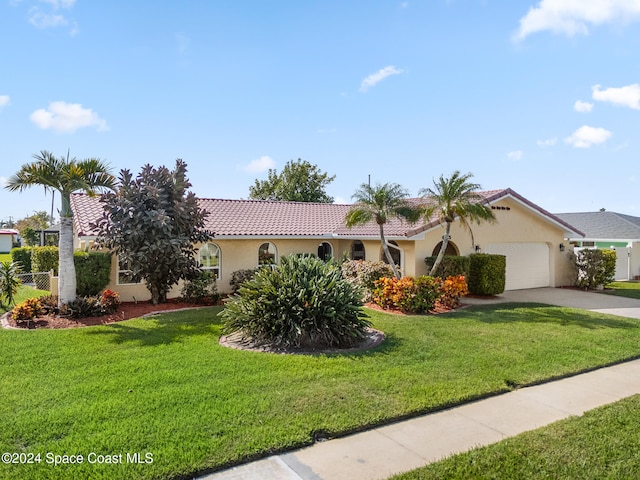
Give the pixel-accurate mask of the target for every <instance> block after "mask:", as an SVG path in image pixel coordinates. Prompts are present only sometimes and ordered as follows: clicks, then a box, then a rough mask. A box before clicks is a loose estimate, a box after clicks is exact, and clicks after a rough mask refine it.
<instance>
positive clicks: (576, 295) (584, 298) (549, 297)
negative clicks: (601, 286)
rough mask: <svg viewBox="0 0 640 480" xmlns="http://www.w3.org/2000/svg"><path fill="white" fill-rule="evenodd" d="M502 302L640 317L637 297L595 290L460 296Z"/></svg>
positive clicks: (475, 302)
mask: <svg viewBox="0 0 640 480" xmlns="http://www.w3.org/2000/svg"><path fill="white" fill-rule="evenodd" d="M505 302H533V303H546V304H549V305H558V306H560V307H573V308H582V309H584V310H591V311H594V312H600V313H609V314H611V315H619V316H621V317H628V318H639V319H640V300H637V299H635V298H625V297H617V296H615V295H607V294H606V293H598V292H583V291H581V290H574V289H571V288H551V287H548V288H531V289H527V290H510V291H508V292H504V293H503V294H501V295H498V296H496V297H493V298H487V299H484V298H482V299H481V298H466V297H465V298H462V299H461V303H463V304H466V305H488V304H492V303H505Z"/></svg>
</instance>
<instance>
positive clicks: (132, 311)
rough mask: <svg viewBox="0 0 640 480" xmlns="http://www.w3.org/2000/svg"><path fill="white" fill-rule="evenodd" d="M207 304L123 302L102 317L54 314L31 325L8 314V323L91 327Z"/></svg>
mask: <svg viewBox="0 0 640 480" xmlns="http://www.w3.org/2000/svg"><path fill="white" fill-rule="evenodd" d="M204 306H207V305H202V304H196V303H187V302H183V301H178V300H169V301H168V302H167V303H160V304H158V305H153V304H151V303H149V302H123V303H121V304H120V306H119V307H118V311H117V312H116V313H113V314H111V315H103V316H101V317H87V318H74V319H70V318H64V317H59V316H54V315H48V316H46V317H38V318H35V319H33V320H31V321H30V322H29V326H27V325H26V322H20V323H19V324H17V323H16V321H15V320H14V319H13V318H11V316H10V315H8V316H7V323H8V324H9V326H11V327H14V328H22V329H36V328H78V327H89V326H93V325H108V324H110V323H115V322H121V321H123V320H129V319H131V318H138V317H142V316H145V315H150V314H152V313H160V312H166V311H169V310H182V309H186V308H197V307H204Z"/></svg>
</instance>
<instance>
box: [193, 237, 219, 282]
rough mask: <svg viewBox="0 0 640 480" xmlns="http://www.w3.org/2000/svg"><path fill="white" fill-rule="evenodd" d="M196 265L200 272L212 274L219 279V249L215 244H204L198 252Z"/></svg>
mask: <svg viewBox="0 0 640 480" xmlns="http://www.w3.org/2000/svg"><path fill="white" fill-rule="evenodd" d="M198 264H199V265H200V268H201V269H202V270H206V271H207V272H213V273H215V275H216V278H220V247H218V245H216V244H215V243H205V244H204V245H202V246H201V247H200V250H198Z"/></svg>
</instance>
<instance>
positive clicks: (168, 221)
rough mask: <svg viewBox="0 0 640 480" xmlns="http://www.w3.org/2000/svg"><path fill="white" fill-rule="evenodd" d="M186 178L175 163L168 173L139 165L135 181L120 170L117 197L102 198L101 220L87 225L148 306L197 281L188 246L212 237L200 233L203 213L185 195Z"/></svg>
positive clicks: (191, 248) (181, 165) (180, 163)
mask: <svg viewBox="0 0 640 480" xmlns="http://www.w3.org/2000/svg"><path fill="white" fill-rule="evenodd" d="M186 172H187V165H186V163H184V162H183V161H182V160H180V159H178V160H176V166H175V168H174V170H173V171H169V169H167V168H166V167H164V166H162V167H159V168H157V169H156V168H153V167H152V166H151V165H145V166H144V167H142V171H141V172H140V174H139V175H138V176H137V177H136V178H133V176H132V174H131V172H130V171H129V170H121V172H120V175H119V189H118V191H117V192H116V193H107V194H105V195H103V196H102V198H101V199H100V201H101V202H102V203H103V208H104V212H103V215H102V218H101V219H100V220H99V221H98V222H97V224H95V225H92V227H94V228H97V229H98V230H99V233H98V239H97V242H98V243H99V244H100V245H101V246H103V247H106V248H108V249H110V250H111V251H112V252H113V253H114V254H116V255H117V256H118V260H119V262H120V263H121V264H124V265H126V266H127V270H129V271H130V272H131V274H132V277H133V278H135V279H141V280H144V282H145V285H146V287H147V289H148V290H149V292H151V302H152V303H153V304H154V305H155V304H158V303H163V302H166V300H167V293H168V292H169V290H170V289H171V287H172V286H173V285H176V284H177V283H178V282H179V281H180V280H182V279H190V278H193V277H195V276H196V275H197V273H198V271H199V270H198V264H197V261H196V256H195V253H196V250H195V245H194V244H195V243H198V242H205V241H207V240H209V239H211V238H212V237H213V234H212V233H211V232H208V231H207V230H205V228H204V221H205V218H206V216H207V215H208V212H207V211H205V210H202V209H201V208H200V207H199V206H198V202H197V199H196V197H195V195H194V194H193V193H192V192H190V191H188V189H189V187H191V183H190V182H189V180H188V179H187V176H186Z"/></svg>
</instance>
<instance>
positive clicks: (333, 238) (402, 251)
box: [71, 189, 582, 301]
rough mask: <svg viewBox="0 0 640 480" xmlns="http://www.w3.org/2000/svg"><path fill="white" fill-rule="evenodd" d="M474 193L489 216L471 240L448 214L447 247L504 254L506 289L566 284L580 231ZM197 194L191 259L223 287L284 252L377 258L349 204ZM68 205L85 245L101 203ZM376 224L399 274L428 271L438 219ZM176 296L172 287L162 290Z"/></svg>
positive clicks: (137, 289) (375, 243) (79, 200)
mask: <svg viewBox="0 0 640 480" xmlns="http://www.w3.org/2000/svg"><path fill="white" fill-rule="evenodd" d="M481 194H482V195H483V196H484V198H485V199H486V201H487V203H488V205H490V206H491V208H492V209H493V211H494V213H495V216H496V218H497V222H496V223H493V224H491V223H482V224H480V225H473V227H472V228H473V235H474V238H475V244H473V243H472V240H471V236H470V235H469V232H468V231H465V230H464V229H463V228H462V227H461V226H460V225H459V223H458V222H457V221H456V222H455V223H454V224H453V225H452V228H451V241H450V243H449V246H448V248H447V250H448V251H447V254H451V255H469V254H471V253H474V252H485V253H496V254H503V255H506V257H507V272H506V289H507V290H515V289H522V288H533V287H547V286H561V285H568V284H571V282H572V279H571V268H570V263H569V259H568V250H569V249H568V243H566V242H565V239H566V238H569V237H580V236H581V235H582V232H580V231H579V230H577V229H575V228H574V227H572V226H571V225H570V224H569V223H567V222H565V221H564V220H561V219H560V218H558V217H556V216H555V215H552V214H551V213H549V212H547V211H546V210H544V209H542V208H541V207H539V206H537V205H535V204H534V203H532V202H530V201H529V200H527V199H525V198H524V197H522V196H521V195H519V194H517V193H516V192H514V191H513V190H511V189H505V190H491V191H485V192H481ZM198 201H199V203H200V206H201V207H202V208H203V209H205V210H207V211H208V212H209V215H208V217H207V219H206V228H207V229H208V230H210V231H212V232H214V233H215V238H214V239H212V240H211V241H210V242H209V243H207V244H205V245H200V246H198V256H199V262H200V264H201V265H202V268H204V269H208V270H211V271H213V272H215V273H216V275H217V277H218V290H219V291H220V292H230V291H231V287H230V284H229V281H230V279H231V276H232V273H233V272H235V271H237V270H241V269H251V268H256V267H258V266H259V265H275V264H278V261H279V258H280V257H281V256H283V255H287V254H292V253H313V254H316V255H318V256H320V257H322V258H328V257H337V258H339V257H342V256H347V257H349V258H352V259H366V260H384V254H383V253H382V249H381V245H380V237H379V228H378V225H377V224H375V223H374V222H372V223H370V224H368V225H364V226H360V227H354V228H347V227H345V225H344V218H345V215H346V213H347V211H348V210H349V209H350V208H351V206H350V205H340V204H322V203H299V202H276V201H261V200H221V199H207V198H202V199H199V200H198ZM71 208H72V210H73V213H74V229H75V231H74V241H75V247H76V248H87V247H89V246H91V245H92V244H93V242H94V241H95V239H96V231H94V230H93V229H92V228H91V227H90V223H93V222H96V221H97V220H98V219H99V218H100V217H101V215H102V211H103V210H102V204H100V203H99V200H98V198H97V197H89V196H87V195H84V194H73V195H72V196H71ZM384 231H385V236H386V237H387V240H388V241H389V242H390V244H391V245H392V253H393V255H394V257H395V260H396V263H397V264H398V265H399V266H400V268H401V271H402V273H403V274H404V275H410V276H419V275H425V274H427V273H428V270H427V266H426V264H425V261H424V259H425V257H428V256H432V255H434V254H436V253H437V252H438V251H439V249H440V245H441V243H442V235H443V234H444V228H443V226H442V225H440V224H438V223H437V221H436V220H435V219H430V220H429V221H427V222H420V223H416V224H408V223H406V222H403V221H400V220H397V219H393V220H390V221H389V223H387V224H386V225H385V226H384ZM565 247H567V251H565ZM124 273H126V265H121V264H119V262H118V261H117V259H114V261H113V266H112V281H111V284H110V285H109V288H111V289H112V290H115V291H117V292H119V293H120V296H121V298H122V299H123V300H125V301H126V300H130V299H132V298H133V297H135V298H136V299H138V300H143V299H148V298H150V295H149V293H148V292H147V290H146V288H145V287H144V285H141V284H135V285H131V284H127V283H126V280H125V276H126V275H123V274H124ZM178 295H179V289H178V288H176V289H174V291H173V292H171V295H170V296H178Z"/></svg>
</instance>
